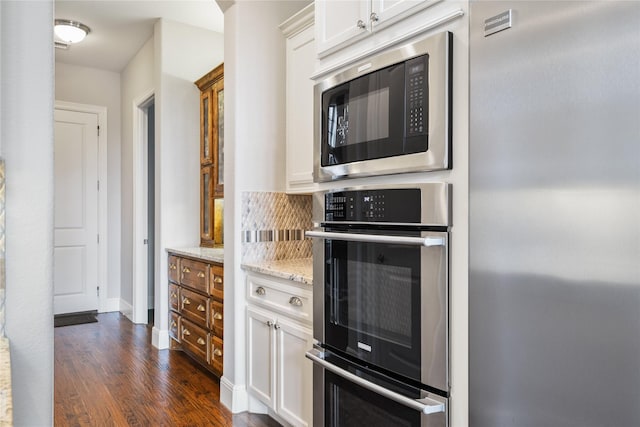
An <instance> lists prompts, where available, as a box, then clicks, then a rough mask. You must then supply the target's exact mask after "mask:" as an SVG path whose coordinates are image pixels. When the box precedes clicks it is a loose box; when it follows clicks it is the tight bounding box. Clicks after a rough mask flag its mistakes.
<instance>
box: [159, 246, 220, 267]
mask: <svg viewBox="0 0 640 427" xmlns="http://www.w3.org/2000/svg"><path fill="white" fill-rule="evenodd" d="M166 250H167V252H168V253H170V254H174V255H183V256H188V257H193V258H198V259H201V260H204V261H210V262H215V263H218V264H224V248H201V247H195V248H167V249H166Z"/></svg>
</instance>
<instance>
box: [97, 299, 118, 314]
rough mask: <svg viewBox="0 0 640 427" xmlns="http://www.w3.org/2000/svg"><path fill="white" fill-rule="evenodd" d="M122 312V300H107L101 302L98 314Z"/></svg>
mask: <svg viewBox="0 0 640 427" xmlns="http://www.w3.org/2000/svg"><path fill="white" fill-rule="evenodd" d="M112 311H120V298H106V299H104V300H101V301H100V309H99V310H98V313H110V312H112Z"/></svg>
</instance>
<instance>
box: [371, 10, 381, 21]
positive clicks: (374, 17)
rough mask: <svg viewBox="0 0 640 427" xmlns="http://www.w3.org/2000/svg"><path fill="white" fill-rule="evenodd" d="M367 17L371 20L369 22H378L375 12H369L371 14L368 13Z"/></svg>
mask: <svg viewBox="0 0 640 427" xmlns="http://www.w3.org/2000/svg"><path fill="white" fill-rule="evenodd" d="M369 19H370V20H371V22H378V19H379V18H378V14H377V13H375V12H371V15H369Z"/></svg>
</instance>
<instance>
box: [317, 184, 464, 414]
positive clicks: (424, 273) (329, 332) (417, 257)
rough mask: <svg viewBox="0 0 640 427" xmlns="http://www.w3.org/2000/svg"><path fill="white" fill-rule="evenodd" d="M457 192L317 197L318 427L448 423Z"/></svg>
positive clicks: (422, 187)
mask: <svg viewBox="0 0 640 427" xmlns="http://www.w3.org/2000/svg"><path fill="white" fill-rule="evenodd" d="M450 191H451V188H450V185H449V184H444V183H429V184H416V185H413V186H412V185H406V186H394V187H354V188H347V189H341V190H331V191H328V192H325V193H317V194H316V195H315V196H314V223H315V226H316V227H315V228H314V230H312V231H310V232H307V236H310V237H314V238H316V240H315V241H314V249H313V250H314V271H313V274H314V282H316V283H318V284H317V285H316V286H314V339H315V341H316V348H314V349H312V350H310V351H309V352H308V353H307V357H308V358H310V359H311V360H313V361H314V363H315V365H314V405H316V406H315V407H314V424H315V425H325V426H347V425H353V424H350V423H349V422H348V420H349V419H352V420H353V419H360V417H364V418H362V419H363V420H364V419H369V420H371V422H373V423H374V425H383V424H380V423H381V422H382V421H383V420H384V421H386V422H387V424H384V425H390V424H388V423H389V422H392V421H393V424H394V425H403V424H402V423H406V425H415V426H418V425H429V426H445V425H446V424H447V402H448V396H449V297H448V296H449V278H448V264H449V263H448V253H449V249H448V246H449V235H448V233H449V227H450V225H451V209H450ZM367 414H368V415H367ZM376 420H377V421H376ZM400 421H402V423H400Z"/></svg>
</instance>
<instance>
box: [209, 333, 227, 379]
mask: <svg viewBox="0 0 640 427" xmlns="http://www.w3.org/2000/svg"><path fill="white" fill-rule="evenodd" d="M223 354H224V351H223V345H222V339H220V338H219V337H217V336H215V335H212V336H211V363H210V364H211V368H212V369H213V372H214V373H215V374H216V375H218V376H219V377H220V376H222V356H223Z"/></svg>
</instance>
